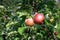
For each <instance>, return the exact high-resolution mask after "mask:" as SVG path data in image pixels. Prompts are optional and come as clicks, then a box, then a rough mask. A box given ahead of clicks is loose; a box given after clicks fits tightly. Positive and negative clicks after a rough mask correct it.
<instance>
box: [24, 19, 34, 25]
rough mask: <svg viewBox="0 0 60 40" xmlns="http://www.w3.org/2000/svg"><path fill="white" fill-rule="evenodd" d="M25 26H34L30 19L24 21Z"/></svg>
mask: <svg viewBox="0 0 60 40" xmlns="http://www.w3.org/2000/svg"><path fill="white" fill-rule="evenodd" d="M25 24H26V25H27V26H33V25H34V21H33V19H32V18H28V19H26V20H25Z"/></svg>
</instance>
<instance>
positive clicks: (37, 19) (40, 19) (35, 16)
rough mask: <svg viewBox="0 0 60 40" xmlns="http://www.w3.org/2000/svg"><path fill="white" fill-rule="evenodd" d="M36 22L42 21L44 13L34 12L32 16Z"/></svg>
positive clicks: (40, 22)
mask: <svg viewBox="0 0 60 40" xmlns="http://www.w3.org/2000/svg"><path fill="white" fill-rule="evenodd" d="M33 20H34V22H35V23H36V24H42V23H43V21H44V14H39V13H36V14H35V15H34V18H33Z"/></svg>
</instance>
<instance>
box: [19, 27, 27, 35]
mask: <svg viewBox="0 0 60 40" xmlns="http://www.w3.org/2000/svg"><path fill="white" fill-rule="evenodd" d="M25 28H26V27H19V28H18V32H19V33H20V34H23V32H24V30H25Z"/></svg>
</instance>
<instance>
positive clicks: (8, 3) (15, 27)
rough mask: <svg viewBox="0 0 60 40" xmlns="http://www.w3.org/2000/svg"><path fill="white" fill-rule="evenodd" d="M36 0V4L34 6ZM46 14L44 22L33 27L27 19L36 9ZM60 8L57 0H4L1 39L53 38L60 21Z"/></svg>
mask: <svg viewBox="0 0 60 40" xmlns="http://www.w3.org/2000/svg"><path fill="white" fill-rule="evenodd" d="M33 1H36V6H35V7H34V6H33ZM34 8H35V9H36V11H37V12H39V13H43V14H44V15H45V20H44V24H42V25H38V24H35V25H34V26H32V27H29V26H26V25H25V19H26V18H29V17H33V14H34V11H33V9H34ZM59 13H60V9H59V8H58V7H57V6H56V2H55V0H2V3H1V4H0V40H52V39H55V38H54V31H56V27H55V26H56V25H57V21H59V18H58V17H59Z"/></svg>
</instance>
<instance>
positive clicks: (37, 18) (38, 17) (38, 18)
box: [25, 13, 44, 26]
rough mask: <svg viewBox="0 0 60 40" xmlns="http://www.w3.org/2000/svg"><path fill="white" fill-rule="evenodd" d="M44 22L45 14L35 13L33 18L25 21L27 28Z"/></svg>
mask: <svg viewBox="0 0 60 40" xmlns="http://www.w3.org/2000/svg"><path fill="white" fill-rule="evenodd" d="M43 21H44V14H41V13H35V14H34V17H33V18H28V19H26V20H25V24H26V25H27V26H33V25H34V23H35V24H42V23H43Z"/></svg>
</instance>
